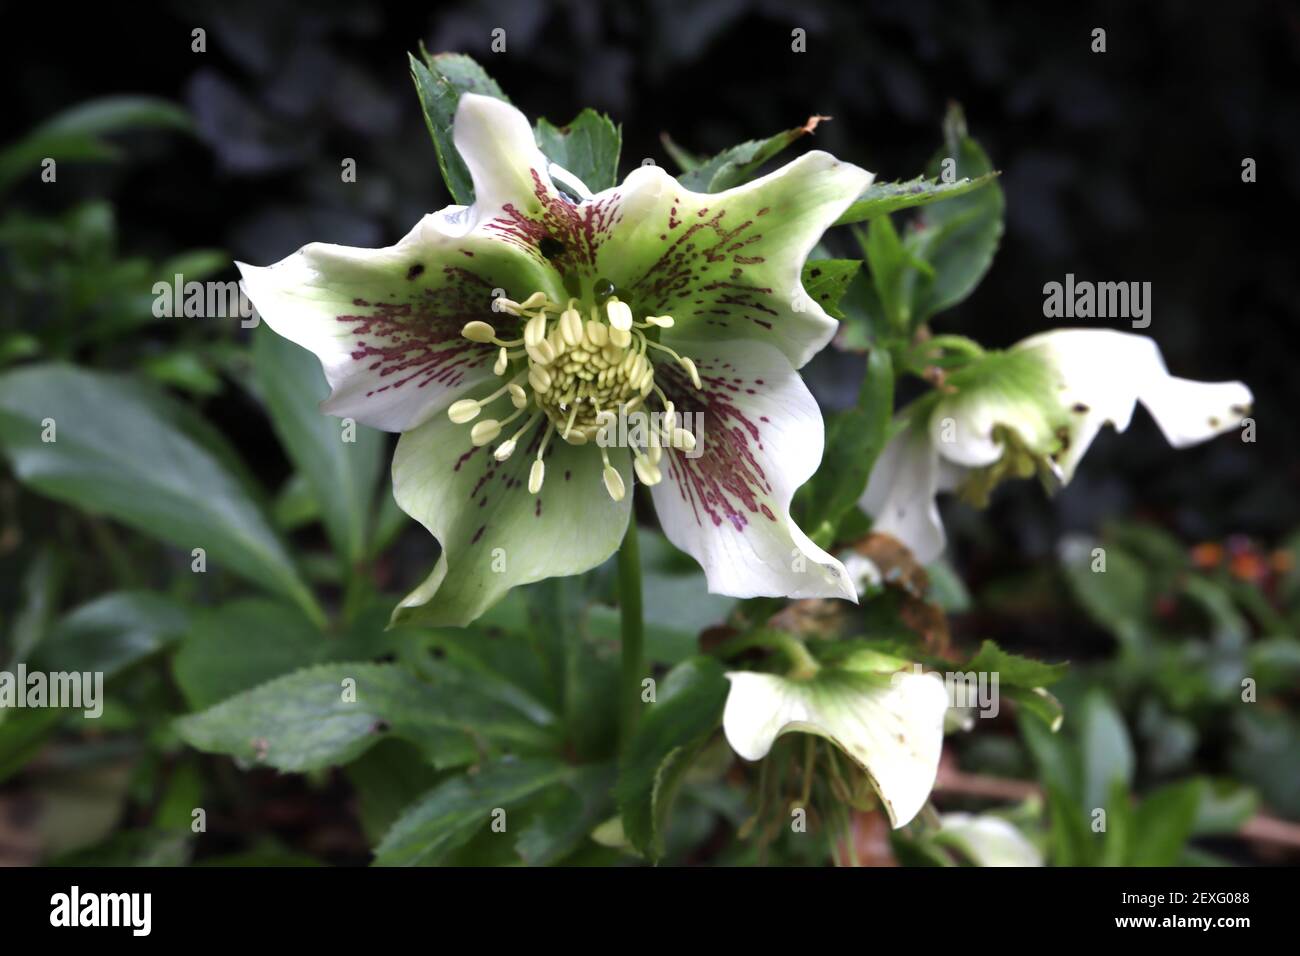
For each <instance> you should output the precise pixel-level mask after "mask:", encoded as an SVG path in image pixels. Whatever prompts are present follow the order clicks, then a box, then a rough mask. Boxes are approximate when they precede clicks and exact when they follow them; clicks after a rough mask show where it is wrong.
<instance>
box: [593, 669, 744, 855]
mask: <svg viewBox="0 0 1300 956" xmlns="http://www.w3.org/2000/svg"><path fill="white" fill-rule="evenodd" d="M727 687H728V684H727V679H726V677H724V676H723V670H722V665H721V664H719V663H718V662H717V661H716V660H714V659H713V658H708V657H694V658H691V659H690V660H687V661H684V662H683V663H681V664H678V665H677V666H676V667H674V668H673V669H672V670H671V671H670V672H669V673H668V676H667V677H665V678H664V681H663V683H662V686H660V687H659V690H658V694H657V699H656V701H655V702H654V703H652V704H647V705H646V712H645V714H644V716H643V717H642V719H641V721H640V723H639V725H638V726H637V731H636V735H635V736H634V737H633V738H632V742H631V744H630V745H629V747H628V750H627V752H626V753H624V754H623V757H622V760H621V762H620V766H619V779H618V785H617V787H616V788H615V796H616V797H617V798H618V804H619V809H620V812H621V814H622V819H623V832H624V833H625V834H626V836H627V839H628V840H629V841H630V842H631V844H632V845H633V846H634V847H636V848H637V850H639V851H640V852H641V853H643V854H645V855H646V856H648V857H651V858H652V859H658V858H659V857H660V856H661V855H662V854H663V830H664V824H665V821H666V819H667V816H668V811H669V809H670V807H671V806H672V800H673V797H674V796H675V795H676V792H677V788H678V786H679V785H680V784H681V781H682V777H683V776H684V775H685V773H686V771H687V769H688V768H689V767H690V764H691V761H692V760H694V758H695V755H696V754H697V753H698V752H699V749H700V747H702V746H703V744H704V742H705V741H706V740H708V738H709V736H710V734H712V733H713V730H714V728H716V727H717V724H718V719H719V718H720V716H721V714H722V705H723V703H724V702H725V701H726V699H727Z"/></svg>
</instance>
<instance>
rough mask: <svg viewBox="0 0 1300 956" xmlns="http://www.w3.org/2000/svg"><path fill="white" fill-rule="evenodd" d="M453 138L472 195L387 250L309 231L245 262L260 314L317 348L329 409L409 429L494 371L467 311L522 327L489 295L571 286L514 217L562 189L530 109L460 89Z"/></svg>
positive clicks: (510, 328)
mask: <svg viewBox="0 0 1300 956" xmlns="http://www.w3.org/2000/svg"><path fill="white" fill-rule="evenodd" d="M455 140H456V146H457V148H458V149H459V151H460V153H461V156H462V157H463V158H464V160H465V164H466V166H467V167H468V169H469V172H470V175H471V176H472V178H473V180H474V186H475V190H476V194H477V197H478V198H477V199H476V201H475V203H474V205H473V206H469V207H465V206H450V207H448V208H447V209H444V210H442V211H441V212H438V213H433V214H431V215H428V216H425V217H424V219H422V220H421V221H420V222H419V223H417V224H416V226H415V228H414V229H412V230H411V232H410V233H408V234H407V235H406V236H405V237H404V238H403V239H402V240H401V241H400V242H398V243H397V245H395V246H389V247H388V248H385V249H355V248H350V247H347V246H336V245H328V244H325V243H312V244H310V245H307V246H304V247H303V248H302V249H300V250H299V251H298V252H296V253H294V254H293V255H291V256H289V257H288V258H287V259H284V260H283V261H281V262H279V263H276V264H275V265H273V266H267V267H265V268H258V267H254V266H248V265H244V264H243V263H239V268H240V271H241V273H242V274H243V277H244V287H245V290H246V291H247V293H248V296H249V298H251V299H252V301H253V304H254V305H255V306H256V307H257V310H258V312H259V313H260V314H261V316H262V318H263V319H265V320H266V322H267V324H268V325H270V326H271V328H273V329H274V330H275V331H276V332H278V333H279V334H281V335H283V336H284V337H285V338H287V339H290V340H292V341H294V342H297V343H298V344H299V345H301V346H303V347H304V348H306V349H309V350H311V351H312V352H314V353H316V355H317V357H318V358H319V359H320V360H321V364H322V366H324V369H325V374H326V378H327V379H328V380H329V383H330V386H331V388H332V389H333V391H332V393H331V394H330V397H329V398H328V399H326V401H325V403H324V404H323V406H322V408H323V409H324V410H325V411H327V412H329V413H331V414H334V415H339V416H341V417H342V416H347V417H352V418H355V419H357V420H358V421H360V422H362V423H363V424H367V425H371V426H373V427H375V428H382V429H385V430H387V431H406V430H407V429H410V428H414V427H415V426H417V425H419V424H420V423H421V422H423V421H425V420H427V419H428V418H429V417H430V416H432V415H434V414H435V413H437V412H438V411H441V410H442V409H443V408H445V407H446V406H447V405H448V404H449V402H450V401H451V400H452V399H453V398H454V397H455V396H456V395H457V394H458V393H459V392H461V391H463V390H465V389H467V388H471V387H473V386H474V385H476V384H478V383H480V382H483V381H487V380H489V379H490V378H491V366H492V362H493V360H494V357H495V352H496V350H495V349H494V348H493V347H492V346H490V345H482V344H475V343H471V342H469V341H467V340H465V339H464V338H462V337H461V334H460V333H461V329H462V328H463V327H464V326H465V324H466V323H468V322H471V321H474V320H476V319H478V320H483V321H486V322H489V323H492V324H494V325H495V326H496V327H498V328H499V330H500V331H501V332H502V333H503V336H505V337H509V338H514V337H515V336H516V335H517V333H518V332H519V328H518V320H516V319H514V318H513V317H512V316H508V315H506V314H503V313H496V312H493V311H492V303H493V297H494V293H496V294H498V295H499V294H504V295H505V296H506V297H508V298H510V299H513V300H515V301H521V300H523V299H526V298H527V297H528V296H529V295H531V294H532V293H534V292H538V291H541V292H545V293H546V294H547V295H549V296H551V297H552V298H560V299H562V298H563V297H564V295H565V292H564V287H563V285H562V281H561V276H560V274H559V272H557V271H556V269H555V268H554V267H553V266H552V264H551V263H550V262H549V261H548V260H547V258H546V257H545V256H544V255H543V254H542V251H541V249H540V247H539V243H538V242H536V241H532V239H531V238H530V237H528V236H527V235H524V236H522V238H521V235H520V234H518V232H517V231H516V230H515V229H514V228H513V226H512V225H511V224H512V223H514V222H515V218H516V217H517V216H520V215H524V214H526V213H528V212H529V211H530V210H540V209H541V208H543V206H544V205H545V203H546V202H552V201H554V202H559V201H561V200H560V199H559V194H558V193H557V192H555V191H554V189H553V187H551V185H550V180H549V179H548V178H547V177H546V175H545V170H546V161H545V159H544V158H543V157H542V154H541V153H540V152H539V151H538V150H537V147H536V145H535V144H534V143H533V138H532V129H531V128H530V127H529V125H528V121H527V120H526V119H524V117H523V114H521V113H520V112H519V111H518V110H516V109H514V108H513V107H511V106H509V105H508V104H506V103H502V102H500V101H498V100H494V99H492V98H491V97H485V96H477V95H466V96H465V97H463V98H462V100H461V104H460V107H459V109H458V111H457V113H456V125H455ZM497 290H500V292H497Z"/></svg>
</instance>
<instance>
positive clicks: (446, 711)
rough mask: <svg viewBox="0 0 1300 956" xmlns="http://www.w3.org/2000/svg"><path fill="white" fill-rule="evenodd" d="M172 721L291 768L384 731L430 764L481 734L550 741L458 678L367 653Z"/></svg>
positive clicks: (240, 755) (478, 742) (454, 759)
mask: <svg viewBox="0 0 1300 956" xmlns="http://www.w3.org/2000/svg"><path fill="white" fill-rule="evenodd" d="M349 681H350V682H355V700H352V699H349V689H350V688H351V687H352V686H353V685H352V684H350V683H345V682H349ZM176 729H177V731H178V732H179V733H180V735H181V738H182V739H183V740H185V741H186V742H187V743H189V744H190V745H191V746H193V747H196V748H198V749H199V750H203V751H207V752H209V753H224V754H229V755H230V756H232V757H235V758H237V759H239V760H241V761H244V762H247V763H249V764H264V765H267V766H271V767H275V768H277V769H279V770H293V771H303V770H314V769H318V768H322V767H328V766H334V765H341V764H345V763H348V762H349V761H351V760H353V759H355V758H356V757H358V756H359V755H360V754H362V753H364V752H365V751H366V750H368V749H369V748H370V747H372V746H373V745H374V744H376V743H378V742H379V741H380V740H383V739H386V738H387V737H389V736H392V737H398V738H401V739H403V740H409V741H410V742H411V743H414V744H416V745H417V746H418V747H419V748H420V749H421V751H422V752H424V753H425V754H426V756H427V758H428V759H429V760H431V761H432V762H433V764H434V765H435V766H440V767H443V766H455V765H463V764H465V763H468V762H470V761H472V760H474V759H476V758H477V756H478V755H479V752H480V748H481V747H482V746H483V743H484V742H493V741H497V742H504V743H508V744H511V745H515V746H525V747H543V748H544V747H549V746H551V744H552V741H551V738H550V737H549V735H548V734H547V733H546V732H545V731H543V730H541V729H540V728H538V727H537V726H536V725H535V724H533V723H531V722H529V721H527V720H526V719H524V718H523V717H521V716H520V715H519V714H518V713H517V712H515V711H513V710H511V709H510V708H508V707H505V706H503V705H501V704H498V703H496V702H494V701H491V700H486V699H484V698H483V697H482V696H481V695H480V694H478V693H476V692H474V691H473V690H470V689H468V688H466V687H464V686H454V685H451V684H450V683H448V684H447V685H444V686H435V685H433V684H430V683H426V682H424V681H421V680H419V679H417V678H415V677H414V676H412V675H411V674H410V673H409V672H407V671H405V670H403V669H401V668H399V667H395V666H392V665H386V664H368V663H339V664H322V665H318V666H316V667H309V668H306V669H304V670H300V671H296V672H294V673H292V674H289V675H287V676H285V677H280V678H277V679H276V680H273V681H271V682H270V683H267V684H263V685H261V686H260V687H257V688H254V689H253V690H250V691H246V692H244V693H242V694H240V695H238V696H237V697H232V698H230V699H229V700H226V701H224V702H223V703H220V704H218V705H217V706H215V707H212V708H210V709H208V710H205V711H203V712H201V713H198V714H192V715H190V716H188V717H182V718H180V719H179V720H178V721H177V722H176Z"/></svg>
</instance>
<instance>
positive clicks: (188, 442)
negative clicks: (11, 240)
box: [0, 365, 324, 620]
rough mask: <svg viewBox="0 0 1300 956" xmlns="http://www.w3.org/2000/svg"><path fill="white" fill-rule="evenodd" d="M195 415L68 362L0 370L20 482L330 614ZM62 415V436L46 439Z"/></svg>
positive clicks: (4, 425) (3, 427)
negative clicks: (192, 423)
mask: <svg viewBox="0 0 1300 956" xmlns="http://www.w3.org/2000/svg"><path fill="white" fill-rule="evenodd" d="M184 417H186V412H184V411H180V410H178V409H177V403H176V402H174V401H172V400H171V399H169V398H168V397H167V396H165V395H162V394H159V393H156V392H151V391H150V390H149V389H147V388H145V387H144V386H143V385H141V384H140V383H137V382H132V381H131V380H129V379H123V378H119V377H115V376H111V375H105V374H102V373H99V372H89V371H83V370H80V369H76V368H73V367H71V366H66V365H39V366H27V367H24V368H21V369H18V370H16V371H13V372H10V373H8V374H6V375H3V376H0V444H2V445H3V447H4V451H5V454H6V455H7V456H8V458H9V460H10V462H12V464H13V468H14V473H15V474H16V475H17V476H18V478H19V479H20V480H21V481H22V482H24V483H25V484H27V485H28V486H29V487H31V488H33V489H34V490H36V491H38V492H40V493H42V494H45V495H48V496H49V497H51V498H55V499H56V500H59V501H63V502H67V503H69V504H73V505H76V506H78V507H80V508H84V509H86V510H88V511H91V512H92V513H101V514H106V515H108V516H110V517H112V518H115V519H117V520H119V521H121V522H123V523H125V524H128V525H130V526H131V527H133V528H135V529H136V530H138V531H140V532H142V533H144V534H149V535H153V536H155V537H158V538H161V539H163V540H165V541H168V542H170V543H172V544H175V545H177V546H178V547H180V548H182V549H183V550H184V551H186V552H190V551H191V550H192V549H194V548H203V549H205V551H206V555H207V564H208V571H212V570H213V565H216V566H219V567H222V568H224V569H228V570H229V571H231V572H232V573H235V574H239V575H242V576H243V577H245V578H247V579H248V580H250V581H252V582H254V583H256V584H258V585H260V586H262V587H264V588H266V589H268V590H270V591H273V592H276V593H279V594H283V595H285V596H287V597H290V598H292V599H293V600H294V601H295V602H297V603H298V604H299V605H301V606H302V607H303V608H304V609H305V610H306V611H307V612H308V613H310V614H312V615H313V616H314V617H316V618H317V619H322V620H323V617H324V615H323V614H322V613H321V611H320V608H319V606H318V605H317V604H316V601H315V598H314V597H313V596H312V594H311V592H310V591H309V590H308V589H307V586H306V584H305V583H304V582H303V580H302V578H301V577H300V576H299V574H298V572H297V570H296V569H295V568H294V565H293V562H292V560H291V559H290V557H289V554H288V552H287V551H286V550H285V547H284V545H283V544H282V543H281V541H280V539H279V538H278V537H277V536H276V534H275V532H274V530H272V528H271V526H270V524H269V523H268V521H267V519H266V516H265V515H264V514H263V512H262V510H261V508H260V507H259V506H258V504H257V503H256V502H255V501H254V500H252V499H251V498H250V497H249V495H248V494H246V492H245V488H244V486H243V484H242V482H241V481H240V479H239V478H238V477H236V475H235V474H233V473H232V472H230V471H229V470H227V469H226V468H225V467H224V466H223V463H222V461H221V460H220V459H219V458H218V457H217V456H216V455H214V454H213V453H212V451H210V450H209V448H208V447H206V446H205V444H203V443H200V441H198V440H196V439H195V438H194V437H193V436H192V435H191V434H188V433H186V432H184V431H181V430H180V429H179V428H178V427H177V424H176V423H177V422H179V421H180V420H181V419H182V418H184ZM49 421H52V422H53V423H54V427H55V428H56V429H57V430H56V432H55V437H56V440H55V441H43V440H42V436H43V435H45V434H47V429H46V424H45V423H46V422H49Z"/></svg>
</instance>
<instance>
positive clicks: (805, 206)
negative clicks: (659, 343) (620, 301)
mask: <svg viewBox="0 0 1300 956" xmlns="http://www.w3.org/2000/svg"><path fill="white" fill-rule="evenodd" d="M873 178H874V177H873V174H871V173H869V172H867V171H866V170H863V169H860V168H858V167H857V166H854V165H852V164H850V163H844V162H840V161H839V160H837V159H836V158H835V157H834V156H831V155H830V154H829V153H825V152H821V151H814V152H810V153H807V154H805V155H803V156H801V157H799V158H798V159H796V160H794V161H793V162H791V163H789V164H787V165H785V166H783V167H782V168H780V169H778V170H776V171H775V172H773V173H771V174H769V175H767V176H763V177H762V178H760V179H756V180H753V181H752V182H749V183H746V184H744V185H742V186H737V187H735V188H733V189H728V190H726V191H725V192H720V193H694V192H691V191H690V190H688V189H684V188H683V187H682V186H681V185H680V184H679V183H678V182H677V181H676V180H674V179H673V178H672V177H671V176H669V175H668V174H667V173H666V172H665V171H664V170H662V169H660V168H658V167H657V166H642V167H640V168H638V169H636V170H634V171H633V172H632V173H631V174H630V175H629V176H628V177H627V179H626V180H625V181H624V182H623V184H622V185H621V186H618V187H616V188H615V189H613V190H609V191H607V192H604V193H600V194H599V195H597V196H596V197H594V199H593V200H592V204H593V205H596V206H598V207H604V208H607V209H608V210H609V212H608V214H607V218H608V219H609V220H610V221H611V227H610V229H609V231H608V234H607V235H606V236H605V237H604V238H603V240H602V241H601V242H600V243H599V245H598V247H597V248H596V249H595V251H594V255H593V261H594V264H595V270H596V271H597V272H599V273H600V274H601V275H602V276H604V277H606V278H608V279H609V280H610V281H612V282H613V283H614V284H615V285H616V286H617V287H618V288H619V290H620V295H621V296H623V297H624V298H626V299H628V300H629V301H631V302H632V303H633V305H634V306H635V307H636V308H637V309H638V310H639V311H640V312H642V313H644V314H649V315H671V316H673V318H674V320H675V325H674V327H673V329H672V330H671V331H670V332H667V333H665V335H664V339H663V341H664V342H666V343H668V344H673V342H674V341H675V340H677V339H687V340H696V341H698V340H702V339H708V340H728V341H729V340H735V339H748V340H756V341H763V342H768V343H770V344H771V345H774V346H776V347H777V348H778V349H780V350H781V351H782V352H783V353H784V354H785V356H786V358H787V359H789V360H790V361H791V362H792V363H793V364H794V366H795V367H796V368H799V367H801V366H803V364H804V363H805V362H807V361H808V359H810V358H811V357H812V356H813V355H815V354H816V353H817V352H819V351H820V350H821V349H822V348H823V347H825V345H826V344H827V343H828V342H829V341H830V340H831V338H832V336H833V335H834V334H835V329H836V327H837V323H836V322H835V320H833V319H832V318H830V317H829V316H828V315H827V314H826V313H825V312H824V311H823V310H822V308H821V306H820V305H818V304H817V303H816V302H814V301H813V300H812V299H811V298H810V297H809V296H808V295H807V294H806V293H805V292H804V289H803V285H802V283H801V281H800V280H801V275H802V270H803V264H804V261H805V260H806V259H807V258H808V254H809V253H810V252H811V251H812V249H813V247H814V246H815V245H816V244H817V242H818V240H819V239H820V238H821V236H822V233H823V232H825V231H826V229H827V228H829V227H830V226H831V224H832V223H834V222H835V220H836V219H837V218H838V217H839V215H840V214H841V213H842V212H843V211H844V210H845V209H847V208H848V207H849V206H850V205H851V204H852V203H853V201H854V200H855V199H856V198H857V197H858V196H859V195H860V194H861V193H862V191H863V190H864V189H866V187H867V186H868V185H870V184H871V181H872V179H873Z"/></svg>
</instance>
